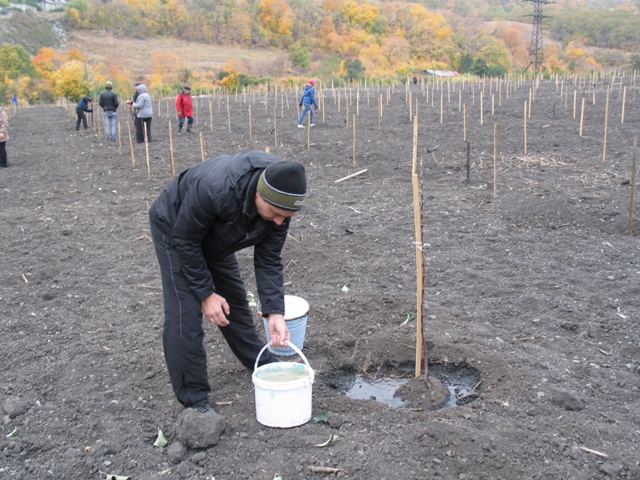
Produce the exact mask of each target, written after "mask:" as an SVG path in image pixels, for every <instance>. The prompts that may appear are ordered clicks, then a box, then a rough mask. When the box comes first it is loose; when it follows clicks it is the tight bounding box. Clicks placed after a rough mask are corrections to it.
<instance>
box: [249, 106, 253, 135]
mask: <svg viewBox="0 0 640 480" xmlns="http://www.w3.org/2000/svg"><path fill="white" fill-rule="evenodd" d="M251 120H252V115H251V104H249V140H253V130H252V125H251Z"/></svg>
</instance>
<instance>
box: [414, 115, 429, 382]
mask: <svg viewBox="0 0 640 480" xmlns="http://www.w3.org/2000/svg"><path fill="white" fill-rule="evenodd" d="M417 163H418V115H416V116H415V117H414V119H413V173H412V175H411V180H412V184H413V218H414V223H415V249H416V297H417V299H416V358H415V363H416V368H415V370H416V373H415V376H416V378H417V377H419V376H420V375H421V374H422V346H423V343H424V330H423V321H422V304H423V301H424V279H423V269H422V265H423V258H422V253H423V252H422V202H421V197H420V178H419V176H418V172H417ZM425 357H426V349H425ZM424 368H425V377H427V376H428V375H429V364H428V362H427V359H426V358H425V362H424Z"/></svg>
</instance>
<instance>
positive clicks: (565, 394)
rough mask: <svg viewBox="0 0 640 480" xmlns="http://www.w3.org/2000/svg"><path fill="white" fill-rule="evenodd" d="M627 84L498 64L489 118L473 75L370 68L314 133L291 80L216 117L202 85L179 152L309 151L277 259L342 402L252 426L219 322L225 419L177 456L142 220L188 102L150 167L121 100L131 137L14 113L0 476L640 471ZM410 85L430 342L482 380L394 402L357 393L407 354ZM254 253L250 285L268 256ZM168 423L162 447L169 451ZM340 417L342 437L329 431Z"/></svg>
mask: <svg viewBox="0 0 640 480" xmlns="http://www.w3.org/2000/svg"><path fill="white" fill-rule="evenodd" d="M620 81H621V80H620V78H615V79H613V88H612V89H611V93H610V97H609V106H608V109H607V108H606V106H605V103H606V99H607V88H608V87H609V86H610V85H611V83H612V80H611V79H610V78H608V79H605V80H604V81H598V82H597V84H596V85H591V84H590V85H586V86H585V85H583V84H579V85H578V84H575V83H574V82H573V81H570V80H565V81H564V82H563V83H562V84H557V83H556V82H555V81H551V80H546V81H543V82H542V83H541V84H540V85H539V87H538V88H536V89H535V93H530V92H531V87H532V85H531V83H522V84H515V83H511V84H510V85H509V86H508V87H507V85H502V86H501V87H500V89H499V90H498V89H497V88H496V85H495V84H489V83H485V84H484V95H483V97H482V108H483V111H482V117H481V115H480V110H481V102H480V92H481V89H482V84H478V83H476V84H469V83H466V84H464V85H462V84H455V86H454V85H449V86H447V84H444V86H443V88H442V89H440V88H437V89H434V87H433V86H430V87H429V88H428V89H427V88H425V87H424V86H421V85H420V84H418V85H412V86H411V92H412V96H411V102H412V104H413V108H412V109H411V112H410V109H409V106H408V103H409V97H408V95H407V93H406V91H405V88H404V86H400V87H396V88H394V89H392V90H387V89H386V88H384V89H378V88H377V87H376V88H371V87H370V88H369V90H368V93H367V91H365V90H364V88H362V89H361V91H360V93H359V101H358V95H357V93H356V91H355V90H352V91H350V92H347V93H348V95H347V96H349V97H350V98H351V101H352V103H351V105H349V111H348V113H347V111H346V110H345V99H344V95H345V92H344V91H342V92H340V96H341V98H340V109H339V108H338V100H337V95H338V91H337V90H336V91H332V90H331V89H325V90H324V94H325V98H324V103H323V104H322V107H323V108H321V109H320V110H318V112H317V115H318V116H317V117H316V125H315V126H314V127H313V128H312V129H311V131H310V134H311V135H310V137H309V143H310V144H309V145H307V140H308V139H307V130H306V129H298V128H296V121H297V111H296V105H297V92H295V91H291V92H289V93H288V95H287V96H286V97H285V98H284V101H283V97H282V93H281V92H279V94H278V100H277V102H278V103H275V101H276V100H275V98H274V95H273V94H270V95H269V96H268V97H265V95H264V94H256V95H247V96H241V95H238V96H231V97H230V98H229V99H228V100H229V103H228V107H227V99H226V97H215V98H214V99H213V100H212V103H211V105H212V106H211V116H213V118H214V122H213V131H212V130H211V124H210V123H209V122H210V118H211V116H210V114H209V104H208V100H207V99H201V100H200V101H199V104H198V124H197V125H196V127H195V133H193V134H189V135H188V134H186V133H181V134H180V135H178V134H177V131H176V129H175V126H174V130H173V136H172V142H171V144H172V145H173V151H174V162H175V169H176V172H180V171H182V170H183V169H185V168H188V167H189V165H192V164H194V163H197V162H199V161H200V160H201V155H202V154H201V145H202V144H203V145H204V149H205V150H206V155H207V156H213V155H215V154H221V153H225V154H226V153H232V152H236V151H239V150H247V149H264V148H265V147H266V146H269V147H270V149H271V152H272V153H274V154H275V155H277V156H279V157H281V158H283V159H289V160H296V161H300V162H302V163H303V164H304V165H305V166H306V168H307V172H308V177H309V195H308V202H307V206H306V207H305V209H304V211H303V212H302V213H300V214H298V215H296V216H295V217H294V221H293V222H292V228H291V231H290V238H289V240H288V242H287V245H286V247H285V251H284V253H283V255H284V262H285V266H286V281H287V287H286V288H287V293H289V294H292V295H297V296H300V297H303V298H305V299H306V300H307V301H308V302H309V304H310V306H311V308H310V312H309V319H308V324H307V332H306V337H305V343H304V353H305V354H306V356H307V358H308V359H309V362H310V364H311V366H312V367H313V369H314V370H315V372H316V380H315V383H314V385H313V404H312V411H313V415H314V417H315V416H316V415H319V414H321V413H322V412H328V419H329V422H328V423H327V422H317V423H314V422H309V423H307V424H304V425H302V426H299V427H296V428H291V429H273V428H268V427H265V426H263V425H261V424H260V423H258V422H257V421H256V409H255V405H254V387H253V383H252V380H251V377H250V375H249V374H248V373H247V372H246V370H245V369H244V367H243V366H242V365H241V364H240V363H239V362H238V361H237V360H236V359H235V357H233V355H232V354H231V352H230V350H229V349H228V347H227V346H226V344H225V343H224V341H223V338H222V336H221V335H220V333H219V332H218V331H217V330H216V328H215V327H213V326H210V325H209V326H208V327H206V348H207V352H208V355H209V371H210V377H211V378H210V380H211V384H212V386H213V392H212V395H211V401H212V402H213V403H215V404H216V405H217V407H216V408H217V410H218V411H219V412H220V413H221V414H222V415H223V416H224V417H225V423H226V429H225V431H224V433H223V434H222V436H221V437H220V441H219V443H218V444H217V445H215V446H212V447H209V448H206V449H187V450H186V451H185V450H183V449H181V448H180V445H179V443H178V440H177V438H176V420H177V418H178V417H179V415H180V414H181V413H182V407H181V406H180V405H179V404H178V402H177V401H176V400H175V398H174V396H173V393H172V390H171V387H170V384H169V379H168V375H167V372H166V367H165V364H164V359H163V355H162V342H161V332H162V322H163V319H162V311H163V307H162V296H161V291H160V278H159V270H158V267H157V264H156V260H155V257H154V253H153V248H152V245H151V239H150V235H149V228H148V224H147V211H148V208H149V205H150V204H151V202H153V200H154V199H155V198H156V197H157V195H158V194H159V192H160V191H161V189H162V188H163V187H164V186H165V185H166V184H167V183H168V182H170V181H171V178H172V172H171V159H170V153H169V152H170V141H169V135H168V124H167V121H168V119H167V111H169V113H170V115H169V117H170V118H169V119H170V120H172V121H174V123H175V118H174V114H173V112H172V111H171V103H172V99H169V101H164V102H162V101H161V102H156V111H157V115H156V118H155V119H154V121H153V125H152V129H153V130H152V135H153V140H154V141H153V142H152V143H151V144H150V145H149V166H150V175H149V174H148V172H147V167H146V160H145V149H144V145H134V152H135V157H134V159H135V167H133V166H132V158H131V154H130V151H129V146H128V145H129V144H128V138H127V131H128V127H127V125H128V124H129V126H130V120H129V119H128V117H127V115H126V114H125V112H121V116H120V121H121V133H122V136H121V138H122V142H123V143H122V147H120V146H119V145H117V144H116V145H114V144H110V143H108V142H106V141H105V139H104V135H103V134H102V132H101V131H100V130H99V128H98V129H96V130H94V129H89V130H87V131H80V132H75V131H74V128H73V127H74V118H73V116H72V115H71V113H69V111H68V110H66V109H65V108H63V107H34V108H26V109H23V110H21V111H19V112H18V113H17V114H16V115H14V116H13V117H12V118H11V119H10V140H9V142H8V144H7V151H8V154H9V164H10V166H9V168H7V169H2V171H0V204H1V205H2V208H1V209H0V224H1V225H2V229H1V231H2V234H1V236H0V258H1V262H0V279H1V280H0V315H1V317H0V322H1V323H0V325H1V327H0V328H1V330H0V331H1V336H0V352H2V353H1V354H0V357H1V358H2V367H3V368H2V372H1V373H0V406H2V407H3V409H4V417H3V422H2V428H1V430H2V435H1V437H0V452H1V453H0V478H11V479H47V478H51V479H84V480H87V479H99V478H105V477H106V476H107V475H119V476H123V477H130V478H132V479H135V480H143V479H189V480H204V479H214V478H215V479H217V480H230V479H239V480H240V479H243V480H246V479H251V480H259V479H264V480H272V479H273V478H274V477H275V476H276V474H280V475H281V477H282V479H283V480H291V479H315V478H318V479H330V478H343V479H367V480H369V479H376V480H377V479H424V478H434V477H440V478H452V479H522V478H530V479H533V478H536V479H560V478H561V479H602V478H605V479H606V478H612V479H614V478H635V479H638V478H640V469H639V468H640V467H639V465H638V462H639V460H640V458H639V454H638V452H639V451H640V448H639V447H640V422H639V418H640V406H639V402H638V395H639V391H638V387H639V386H640V381H639V373H640V370H639V367H640V360H639V359H640V334H639V331H638V327H637V321H638V318H639V315H640V298H639V296H638V293H639V285H638V283H639V279H640V264H639V258H640V257H639V251H638V250H639V248H640V241H639V237H638V233H637V232H638V231H639V230H640V224H639V223H638V221H637V220H636V221H634V222H633V234H632V235H628V229H629V217H628V214H629V208H630V194H631V183H630V181H631V172H632V167H631V165H632V158H633V139H634V136H637V135H638V125H639V120H640V98H638V97H637V93H634V89H633V85H632V79H630V78H628V77H627V78H623V79H622V82H623V83H622V86H624V87H626V90H623V89H622V88H621V85H620ZM461 88H462V90H463V91H462V96H461V97H460V93H459V91H460V89H461ZM560 90H562V91H563V92H564V95H562V94H561V92H560ZM574 90H577V91H578V93H577V97H576V98H577V101H576V103H577V113H576V115H575V116H574V113H573V101H574V96H573V95H574V93H573V92H574ZM492 93H493V94H494V97H493V99H494V101H493V102H491V94H492ZM507 94H508V95H507ZM530 95H531V97H533V98H534V101H533V105H532V108H531V113H530V116H528V118H527V153H526V154H525V152H524V128H523V124H524V121H523V120H524V119H523V116H524V108H523V107H524V102H525V101H528V100H529V98H530ZM583 96H585V97H586V101H585V113H584V117H583V129H582V135H580V124H581V122H580V118H581V98H582V97H583ZM623 97H624V98H625V111H624V123H622V100H623ZM380 101H382V106H383V116H382V118H381V119H380V118H379V102H380ZM415 101H417V102H418V107H417V110H418V113H419V119H420V120H419V127H418V129H419V140H418V146H417V152H418V158H419V162H418V170H419V171H420V176H421V179H422V188H421V190H422V200H423V208H422V211H423V218H422V220H423V241H424V245H423V247H424V248H423V254H424V273H425V278H424V282H425V287H424V296H425V301H424V309H423V312H424V331H425V337H426V339H427V351H428V357H429V363H430V364H431V367H432V371H434V372H435V371H436V368H437V369H439V371H440V375H442V372H444V374H447V372H449V373H450V374H451V375H453V374H455V372H457V371H459V370H460V369H466V370H464V371H468V372H474V373H475V374H477V375H478V377H477V378H478V379H479V380H478V382H476V383H474V385H473V388H472V390H471V391H469V392H467V393H465V394H464V395H462V396H464V398H461V399H460V400H459V401H458V405H457V406H454V407H450V408H443V409H437V410H433V409H431V408H430V407H431V405H430V403H429V399H430V395H431V393H430V391H429V390H426V389H425V388H424V384H425V382H424V378H419V379H418V380H411V381H408V383H407V384H406V385H405V386H404V387H403V399H404V400H405V402H406V406H405V407H403V408H396V407H391V406H390V405H389V404H388V403H385V402H379V401H376V400H374V399H352V398H349V397H347V396H346V395H345V394H344V393H343V391H342V389H344V388H348V386H349V385H350V382H352V381H353V380H354V379H355V378H356V376H358V375H360V376H364V379H365V380H366V381H372V379H374V378H384V377H385V376H389V375H392V374H393V375H398V374H400V373H401V372H404V373H407V374H408V378H412V371H414V367H415V357H416V322H415V321H409V322H407V323H405V320H406V319H407V317H408V316H409V317H410V315H409V314H415V312H416V273H415V272H416V255H415V230H414V208H413V199H412V177H411V174H412V148H413V147H412V133H413V122H412V120H411V118H410V113H414V114H415V111H416V107H415V103H413V102H415ZM594 101H595V104H594ZM265 102H268V103H265ZM461 103H464V104H466V133H467V139H468V141H469V146H470V150H469V161H470V170H469V179H470V183H469V184H467V168H466V164H467V144H466V143H465V142H464V139H463V135H464V132H463V125H465V123H464V122H463V113H462V111H461V110H463V111H464V109H463V108H461ZM441 104H442V105H443V112H442V114H441V113H440V105H441ZM250 105H251V111H252V117H251V118H252V122H251V134H249V125H248V124H249V115H248V111H249V106H250ZM227 108H229V117H228V116H227ZM158 109H159V112H158ZM492 109H493V114H492ZM265 111H266V112H267V113H266V112H265ZM607 111H608V115H607V114H606V112H607ZM353 115H356V119H357V123H356V133H355V138H356V149H355V151H356V154H355V161H354V154H353V152H354V148H353V138H354V132H353V128H352V122H353ZM605 117H606V118H605ZM347 118H348V119H349V123H348V124H347V123H346V122H347ZM94 120H95V121H96V125H97V124H98V120H99V119H98V115H97V114H96V116H95V118H94ZM274 120H275V121H274ZM605 122H606V124H607V128H606V131H607V140H606V155H604V159H603V150H604V145H603V144H604V132H605ZM496 124H497V127H495V133H496V136H495V137H494V125H496ZM201 132H202V137H200V133H201ZM200 138H202V140H203V142H202V144H201V142H200ZM494 138H497V147H496V148H495V152H496V155H495V160H496V165H497V170H496V171H495V176H494ZM435 147H438V148H437V149H436V150H435V151H432V152H429V151H428V149H429V150H432V149H434V148H435ZM364 169H366V172H363V173H360V174H359V175H357V176H354V177H352V178H349V179H347V180H344V181H342V182H338V183H336V180H339V179H342V178H344V177H346V176H347V175H351V174H353V173H357V172H360V171H361V170H364ZM148 177H150V178H148ZM494 178H496V179H497V186H496V188H495V193H494ZM239 259H240V261H241V264H242V265H243V271H244V274H245V276H246V281H247V285H248V290H249V291H253V292H255V286H254V284H253V277H252V270H251V252H248V251H246V252H241V253H240V254H239ZM344 287H346V288H344ZM256 324H257V326H258V328H259V331H260V332H261V334H263V333H264V332H263V329H262V324H261V322H260V321H259V319H258V318H256ZM286 360H290V358H289V359H286ZM431 379H435V377H434V376H433V375H432V376H431ZM441 379H443V381H444V380H446V379H444V377H442V376H441ZM435 380H436V381H437V379H435ZM436 383H437V382H436ZM158 429H161V430H162V431H163V432H164V434H165V436H166V438H167V440H168V442H169V444H168V446H167V447H165V448H158V447H155V446H154V441H155V440H156V437H157V432H158ZM331 435H337V436H338V440H337V441H336V442H335V444H334V445H332V446H328V447H317V446H316V445H319V444H322V443H323V442H325V441H326V440H327V439H328V438H329V437H330V436H331ZM309 467H330V468H333V469H336V470H337V471H336V472H334V473H326V472H325V473H322V472H320V473H317V472H312V471H311V470H310V469H309Z"/></svg>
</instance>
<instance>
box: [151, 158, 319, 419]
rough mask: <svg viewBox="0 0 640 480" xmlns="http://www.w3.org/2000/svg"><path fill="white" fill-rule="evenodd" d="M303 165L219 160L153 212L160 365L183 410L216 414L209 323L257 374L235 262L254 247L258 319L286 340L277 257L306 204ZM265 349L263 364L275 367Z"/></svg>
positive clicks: (167, 194) (277, 339)
mask: <svg viewBox="0 0 640 480" xmlns="http://www.w3.org/2000/svg"><path fill="white" fill-rule="evenodd" d="M306 189H307V180H306V174H305V169H304V166H303V165H302V164H300V163H297V162H288V161H282V160H279V159H278V158H276V157H274V156H273V155H270V154H268V153H265V152H263V151H258V150H256V151H249V152H241V153H237V154H235V155H222V156H219V157H215V158H210V159H208V160H205V161H204V162H201V163H198V164H196V165H195V166H193V167H191V168H189V169H188V170H186V171H184V172H182V173H181V174H180V176H179V177H178V178H177V179H175V180H174V181H173V182H172V183H171V184H169V186H167V187H166V188H165V189H164V191H163V192H162V193H161V194H160V196H159V197H158V199H157V200H156V201H155V202H154V203H153V205H152V206H151V209H150V211H149V219H150V225H151V236H152V238H153V244H154V247H155V251H156V256H157V258H158V263H159V264H160V272H161V276H162V291H163V296H164V316H165V317H164V331H163V345H164V356H165V360H166V363H167V367H168V370H169V378H170V379H171V384H172V386H173V391H174V393H175V395H176V397H177V399H178V401H179V402H180V403H181V404H182V405H184V406H185V407H187V408H195V409H196V410H198V411H199V412H201V413H215V411H214V410H213V408H212V407H211V405H210V404H209V400H208V396H209V392H210V391H211V387H210V386H209V377H208V374H207V358H206V352H205V348H204V344H203V339H204V329H203V325H202V324H203V319H204V320H207V321H208V322H210V323H212V324H213V325H216V326H218V327H219V329H220V332H221V333H222V335H223V336H224V338H225V340H226V341H227V344H228V345H229V347H230V348H231V351H232V352H233V353H234V354H235V356H236V357H237V358H238V360H240V362H241V363H242V364H243V365H244V366H245V367H247V368H248V369H249V370H250V371H253V368H254V364H255V362H256V358H257V357H258V354H259V353H260V351H261V350H262V348H263V347H264V342H263V341H262V340H260V338H259V337H258V334H257V332H256V328H255V323H254V319H253V315H252V313H251V310H250V309H249V304H248V299H247V292H246V289H245V286H244V283H243V281H242V278H241V275H240V268H239V266H238V261H237V259H236V256H235V252H237V251H238V250H241V249H244V248H247V247H251V246H253V247H254V249H253V263H254V270H255V279H256V286H257V288H258V297H259V299H260V304H261V307H262V314H263V315H264V316H265V317H266V318H267V319H268V328H269V335H270V337H271V339H272V341H271V343H272V345H274V346H286V341H288V340H290V334H289V330H288V329H287V325H286V322H285V320H284V275H283V270H284V269H283V266H282V259H281V251H282V247H283V246H284V243H285V240H286V238H287V232H288V230H289V222H290V220H291V217H292V216H293V215H294V214H295V213H296V212H298V211H299V210H300V209H301V208H302V206H303V204H304V199H305V195H306ZM275 361H276V360H275V358H274V357H273V355H272V354H271V353H270V352H269V351H268V350H266V351H265V354H263V355H261V357H260V361H259V364H260V365H264V364H266V363H272V362H275Z"/></svg>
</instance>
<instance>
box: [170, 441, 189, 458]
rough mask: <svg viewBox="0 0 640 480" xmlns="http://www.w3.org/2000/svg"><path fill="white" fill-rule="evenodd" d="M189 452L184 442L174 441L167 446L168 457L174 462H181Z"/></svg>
mask: <svg viewBox="0 0 640 480" xmlns="http://www.w3.org/2000/svg"><path fill="white" fill-rule="evenodd" d="M186 454H187V447H185V446H184V445H183V444H182V442H173V443H171V444H170V445H169V446H168V447H167V457H169V461H170V462H172V463H180V462H181V461H182V460H184V457H185V455H186Z"/></svg>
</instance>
